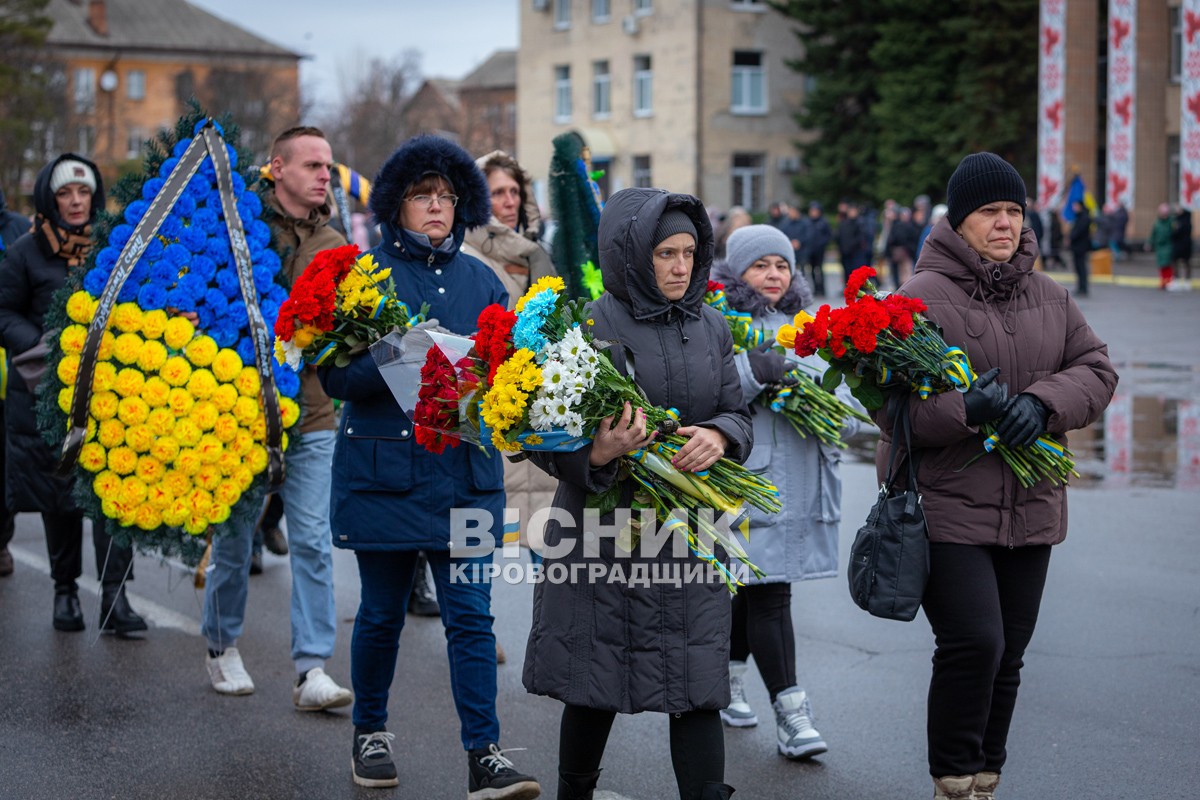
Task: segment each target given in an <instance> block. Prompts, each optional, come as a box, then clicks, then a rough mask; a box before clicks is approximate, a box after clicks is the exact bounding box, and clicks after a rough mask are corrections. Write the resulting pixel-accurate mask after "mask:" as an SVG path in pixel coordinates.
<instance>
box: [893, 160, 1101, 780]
mask: <svg viewBox="0 0 1200 800" xmlns="http://www.w3.org/2000/svg"><path fill="white" fill-rule="evenodd" d="M946 189H947V192H946V193H947V205H948V206H949V212H948V213H947V215H946V217H945V218H943V219H942V220H941V221H940V222H938V224H937V225H936V226H935V227H934V229H933V231H932V232H931V233H930V235H929V237H928V238H927V239H926V241H925V246H924V247H923V248H922V250H921V258H920V260H919V261H918V262H917V265H916V271H915V274H914V276H913V278H912V279H911V280H909V281H907V282H906V283H905V284H904V285H903V286H902V287H901V289H900V292H901V294H905V295H908V296H911V297H919V298H921V299H922V300H923V301H924V302H925V304H926V305H927V306H928V309H929V310H928V312H927V313H926V315H927V316H928V317H929V319H931V320H932V321H934V322H936V323H937V324H938V325H940V326H941V327H942V331H943V335H944V337H945V339H946V342H947V343H948V344H950V345H958V346H960V347H962V348H963V350H965V351H966V353H967V355H968V357H969V358H970V360H971V365H972V366H973V367H974V369H975V370H976V371H977V372H979V373H980V378H979V380H977V381H976V382H975V383H974V384H973V386H972V388H971V389H970V390H969V391H967V392H965V393H959V392H947V393H945V394H939V395H935V396H933V397H930V398H929V399H927V400H923V401H915V400H914V401H911V402H910V403H909V404H908V407H909V416H910V419H911V422H912V443H913V447H914V449H915V450H916V451H917V453H916V454H917V455H918V456H919V466H918V468H917V482H918V485H919V487H920V490H921V493H922V495H923V505H924V509H925V517H926V521H927V523H928V526H929V558H930V571H929V584H928V586H927V587H926V590H925V595H924V597H923V599H922V606H923V607H924V609H925V616H926V617H927V618H928V619H929V623H930V625H931V627H932V628H933V633H934V636H935V637H936V642H937V644H936V649H935V651H934V655H933V676H932V679H931V681H930V686H929V701H928V703H929V705H928V725H927V735H928V747H929V771H930V775H931V776H932V777H933V779H934V786H935V790H936V793H935V795H934V796H935V797H942V798H954V797H961V798H968V797H973V798H986V799H988V800H990V798H992V797H994V792H995V787H996V784H997V783H998V782H999V779H1000V770H1001V768H1002V767H1003V766H1004V762H1005V757H1006V751H1005V743H1006V741H1007V739H1008V728H1009V723H1010V722H1011V720H1012V714H1013V708H1014V706H1015V705H1016V700H1017V686H1018V684H1019V683H1020V671H1021V666H1022V658H1023V656H1024V654H1025V648H1026V647H1027V646H1028V644H1029V641H1030V639H1031V638H1032V636H1033V630H1034V625H1035V624H1036V622H1037V615H1038V609H1039V606H1040V604H1041V597H1042V589H1043V586H1044V585H1045V580H1046V572H1047V568H1048V566H1049V563H1050V548H1051V546H1052V545H1055V544H1058V543H1059V542H1061V541H1062V540H1063V539H1064V538H1065V537H1066V532H1067V530H1066V528H1067V497H1066V491H1065V488H1064V487H1063V486H1061V485H1053V484H1051V483H1050V482H1049V481H1047V480H1042V481H1040V482H1039V483H1037V484H1036V485H1034V486H1032V487H1030V488H1024V487H1023V486H1022V485H1021V484H1020V482H1019V481H1018V480H1017V477H1016V475H1014V474H1013V472H1012V471H1011V470H1010V469H1009V468H1008V466H1007V465H1006V464H1005V463H1004V461H1003V460H1002V459H1001V458H1000V457H999V456H996V455H984V456H982V457H978V456H980V454H981V453H983V439H984V437H983V435H982V434H981V433H980V432H979V427H980V426H981V425H984V424H985V423H988V422H994V423H997V425H998V432H999V434H1000V437H1001V440H1002V441H1004V442H1005V443H1006V444H1010V445H1024V444H1031V443H1033V442H1034V441H1036V439H1037V438H1038V436H1040V435H1043V434H1045V435H1049V436H1050V437H1052V438H1054V439H1055V440H1057V441H1059V442H1064V443H1065V441H1066V437H1065V434H1066V433H1067V431H1072V430H1076V429H1079V428H1083V427H1086V426H1087V425H1089V424H1091V423H1092V422H1095V421H1096V420H1097V419H1099V417H1100V415H1101V413H1102V412H1103V411H1104V409H1105V407H1106V406H1107V405H1108V403H1109V400H1111V399H1112V395H1113V390H1114V389H1115V388H1116V385H1117V374H1116V372H1115V371H1114V370H1113V367H1112V364H1111V363H1110V362H1109V360H1108V348H1107V346H1106V345H1105V344H1104V343H1103V342H1102V341H1100V339H1099V338H1098V337H1097V336H1096V334H1095V333H1094V332H1093V331H1092V329H1091V328H1090V327H1089V326H1088V324H1087V321H1086V320H1085V319H1084V317H1083V314H1082V312H1080V310H1079V307H1078V306H1077V305H1076V304H1075V302H1074V300H1073V299H1072V298H1071V296H1070V294H1069V293H1068V292H1067V290H1066V289H1065V288H1063V287H1062V286H1059V285H1058V284H1057V283H1055V282H1054V281H1053V280H1051V279H1050V278H1048V277H1047V276H1046V275H1045V274H1043V273H1040V272H1036V271H1034V268H1033V263H1034V260H1035V258H1036V257H1037V252H1038V251H1037V241H1036V240H1035V239H1034V236H1033V233H1032V231H1030V230H1025V231H1024V232H1022V227H1021V226H1022V222H1023V219H1024V214H1025V184H1024V182H1023V181H1022V180H1021V176H1020V175H1019V174H1017V171H1016V170H1015V169H1013V167H1012V166H1011V165H1009V164H1008V163H1007V162H1006V161H1004V160H1003V159H1002V158H1000V157H999V156H996V155H994V154H992V153H974V154H972V155H969V156H967V157H966V158H964V159H963V161H962V162H961V163H960V164H959V166H958V168H957V169H956V170H955V171H954V174H953V175H952V176H951V177H950V181H949V184H948V185H947V187H946ZM886 416H887V415H886V414H880V415H879V417H880V420H879V421H880V423H881V427H884V428H885V436H884V437H883V438H882V440H881V443H880V446H879V450H878V454H880V455H877V462H878V464H877V465H878V467H879V470H880V475H881V477H882V475H883V474H884V473H885V472H886V469H887V465H886V463H883V462H884V461H885V458H886V454H887V452H888V448H889V447H890V424H889V422H888V420H887V419H885V417H886Z"/></svg>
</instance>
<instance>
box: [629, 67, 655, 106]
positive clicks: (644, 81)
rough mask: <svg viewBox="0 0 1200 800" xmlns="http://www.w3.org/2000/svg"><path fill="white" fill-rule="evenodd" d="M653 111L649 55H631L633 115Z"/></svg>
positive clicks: (651, 69)
mask: <svg viewBox="0 0 1200 800" xmlns="http://www.w3.org/2000/svg"><path fill="white" fill-rule="evenodd" d="M653 113H654V68H653V64H652V62H651V61H650V56H634V57H633V115H634V116H635V117H648V116H650V115H651V114H653Z"/></svg>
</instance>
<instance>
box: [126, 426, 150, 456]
mask: <svg viewBox="0 0 1200 800" xmlns="http://www.w3.org/2000/svg"><path fill="white" fill-rule="evenodd" d="M125 444H127V445H129V447H130V448H131V449H132V450H133V451H134V452H135V453H148V452H150V446H151V445H153V444H154V431H152V430H151V429H150V426H149V425H130V426H129V427H128V428H126V429H125Z"/></svg>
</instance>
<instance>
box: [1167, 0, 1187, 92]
mask: <svg viewBox="0 0 1200 800" xmlns="http://www.w3.org/2000/svg"><path fill="white" fill-rule="evenodd" d="M1180 12H1181V9H1180V7H1179V6H1171V7H1170V8H1168V9H1167V14H1168V15H1169V19H1170V21H1171V53H1170V56H1169V58H1170V72H1169V73H1168V77H1170V79H1171V83H1179V82H1180V81H1181V80H1182V76H1183V25H1182V24H1181V23H1180Z"/></svg>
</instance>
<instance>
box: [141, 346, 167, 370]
mask: <svg viewBox="0 0 1200 800" xmlns="http://www.w3.org/2000/svg"><path fill="white" fill-rule="evenodd" d="M167 357H168V353H167V348H166V347H165V346H164V345H163V343H162V342H159V341H155V340H153V339H149V340H147V341H146V343H145V344H144V345H142V352H140V353H138V359H137V365H138V366H139V367H140V368H141V369H142V371H143V372H158V371H159V370H160V369H162V366H163V364H165V363H167Z"/></svg>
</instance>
